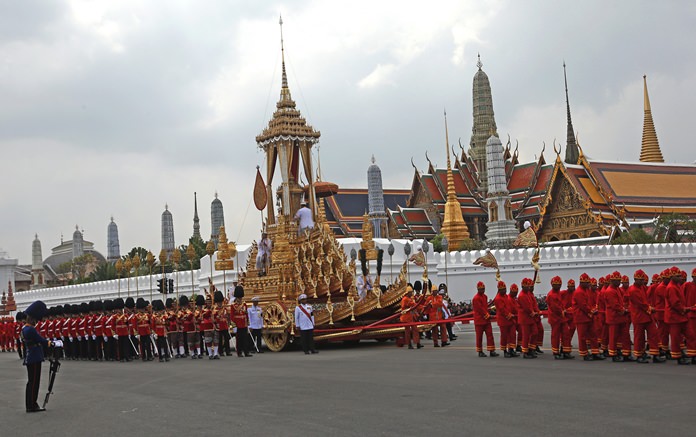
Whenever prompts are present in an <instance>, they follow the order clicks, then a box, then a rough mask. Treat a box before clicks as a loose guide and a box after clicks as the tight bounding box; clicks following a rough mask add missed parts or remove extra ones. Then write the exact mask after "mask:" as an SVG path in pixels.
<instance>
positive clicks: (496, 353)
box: [489, 351, 500, 357]
mask: <svg viewBox="0 0 696 437" xmlns="http://www.w3.org/2000/svg"><path fill="white" fill-rule="evenodd" d="M489 356H491V357H498V356H500V354H499V353H498V352H496V351H491V352H490V354H489Z"/></svg>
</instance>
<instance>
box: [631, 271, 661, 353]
mask: <svg viewBox="0 0 696 437" xmlns="http://www.w3.org/2000/svg"><path fill="white" fill-rule="evenodd" d="M628 301H629V308H630V310H631V322H633V355H635V356H636V357H640V356H642V355H643V352H644V351H645V334H646V333H647V334H648V335H647V337H648V347H649V348H650V349H649V353H650V355H652V356H656V355H659V354H660V347H659V342H658V338H657V326H656V325H655V321H654V320H653V312H654V309H653V307H652V305H650V303H649V302H648V294H647V287H645V286H637V285H635V284H634V285H631V286H630V287H628Z"/></svg>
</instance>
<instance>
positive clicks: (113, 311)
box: [2, 286, 263, 362]
mask: <svg viewBox="0 0 696 437" xmlns="http://www.w3.org/2000/svg"><path fill="white" fill-rule="evenodd" d="M211 289H212V290H213V292H212V293H206V296H205V297H204V296H203V295H198V296H196V298H195V300H194V301H192V302H191V301H189V299H188V297H187V296H181V297H180V298H179V300H178V301H177V300H176V299H172V298H169V299H167V300H166V301H165V302H163V301H161V300H155V301H153V302H152V304H150V302H148V301H146V300H144V299H143V298H138V299H137V300H134V299H133V298H132V297H128V298H127V299H125V300H123V299H121V298H118V299H114V300H105V301H103V302H102V301H92V302H89V303H82V304H80V305H63V306H60V305H59V306H56V307H51V308H48V309H47V310H46V317H45V318H44V319H43V320H39V321H37V322H36V324H35V328H36V331H37V332H38V333H39V334H40V335H41V337H43V338H46V339H49V340H62V342H63V353H64V358H65V359H68V360H89V361H120V362H129V361H133V360H134V359H137V358H140V359H142V361H152V360H153V359H154V358H155V357H158V358H159V361H160V362H168V361H169V360H170V358H171V357H174V358H185V357H191V359H201V358H203V355H204V354H205V355H207V356H208V358H209V359H211V360H213V359H220V356H224V355H227V356H231V355H232V348H231V339H232V335H234V336H235V351H236V354H237V356H238V357H250V356H251V349H252V348H253V349H255V350H257V351H259V352H261V344H260V340H261V336H260V332H261V328H262V326H263V320H262V317H261V311H260V308H259V307H258V298H254V299H252V307H251V308H249V309H247V305H246V303H245V302H244V300H243V297H244V289H243V288H242V287H241V286H237V287H236V288H235V290H234V293H233V296H234V300H233V302H232V303H229V302H227V300H226V299H224V296H223V294H222V292H220V291H215V290H214V288H211ZM16 318H17V321H16V322H15V321H14V320H5V321H3V325H2V327H3V331H2V332H3V333H5V332H8V333H9V332H10V331H11V332H12V334H11V335H9V334H8V335H7V336H6V337H5V336H3V337H2V339H3V343H2V344H3V351H5V350H7V351H14V350H16V351H17V352H18V354H19V357H20V358H22V357H23V356H24V352H23V348H22V342H21V341H20V332H21V328H22V324H21V322H22V321H23V319H24V314H23V313H21V312H20V313H18V314H17V317H16ZM250 325H251V326H253V327H257V328H258V329H257V331H258V334H257V335H256V336H254V337H252V335H251V333H250V332H249V330H248V327H249V326H250ZM6 343H7V347H5V344H6ZM45 352H47V351H45Z"/></svg>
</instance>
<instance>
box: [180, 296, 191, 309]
mask: <svg viewBox="0 0 696 437" xmlns="http://www.w3.org/2000/svg"><path fill="white" fill-rule="evenodd" d="M188 304H189V299H188V297H186V296H181V297H179V306H182V307H185V306H188Z"/></svg>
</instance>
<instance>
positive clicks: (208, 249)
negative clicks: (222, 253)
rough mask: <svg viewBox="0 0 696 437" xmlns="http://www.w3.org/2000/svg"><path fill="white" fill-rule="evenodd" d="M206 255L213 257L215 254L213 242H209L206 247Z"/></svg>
mask: <svg viewBox="0 0 696 437" xmlns="http://www.w3.org/2000/svg"><path fill="white" fill-rule="evenodd" d="M205 253H207V254H208V255H209V256H213V254H214V253H215V243H214V242H213V240H208V244H206V245H205Z"/></svg>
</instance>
